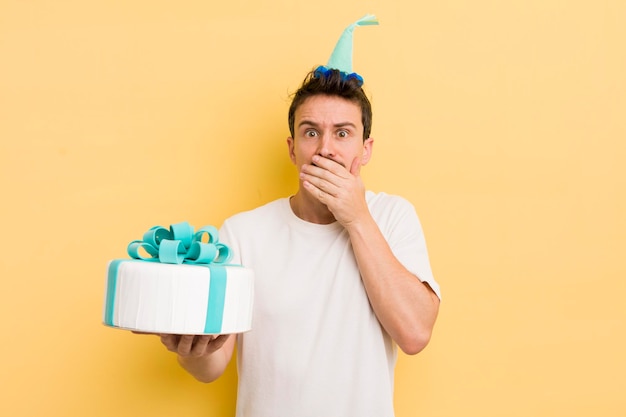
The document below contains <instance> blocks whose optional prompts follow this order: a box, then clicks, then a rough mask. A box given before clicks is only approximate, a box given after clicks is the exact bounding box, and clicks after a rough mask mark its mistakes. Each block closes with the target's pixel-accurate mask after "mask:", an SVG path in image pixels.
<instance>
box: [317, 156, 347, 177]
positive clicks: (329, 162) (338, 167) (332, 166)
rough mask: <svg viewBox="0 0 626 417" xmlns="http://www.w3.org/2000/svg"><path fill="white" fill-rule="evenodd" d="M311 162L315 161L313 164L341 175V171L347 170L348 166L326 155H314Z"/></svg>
mask: <svg viewBox="0 0 626 417" xmlns="http://www.w3.org/2000/svg"><path fill="white" fill-rule="evenodd" d="M311 162H312V163H313V166H317V167H320V168H322V169H325V170H327V171H330V172H332V173H333V174H335V175H340V176H341V173H342V172H345V171H346V166H345V165H344V164H343V163H341V162H338V161H335V160H334V159H330V158H327V157H324V156H320V155H314V156H313V158H312V159H311Z"/></svg>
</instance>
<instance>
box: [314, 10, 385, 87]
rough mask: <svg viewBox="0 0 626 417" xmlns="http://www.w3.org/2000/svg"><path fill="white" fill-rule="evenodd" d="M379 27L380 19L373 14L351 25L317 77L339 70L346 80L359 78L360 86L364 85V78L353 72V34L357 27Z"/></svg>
mask: <svg viewBox="0 0 626 417" xmlns="http://www.w3.org/2000/svg"><path fill="white" fill-rule="evenodd" d="M371 25H378V19H376V16H374V15H373V14H367V15H365V16H363V17H362V18H360V19H359V20H357V21H356V22H354V23H352V24H351V25H349V26H348V27H347V28H346V29H345V30H344V31H343V33H342V34H341V37H340V38H339V40H338V41H337V45H335V49H334V50H333V53H332V54H331V55H330V59H329V60H328V63H327V64H326V66H320V67H318V68H317V69H316V70H315V73H316V75H317V76H321V75H324V74H326V73H328V72H329V71H330V70H333V69H337V70H339V71H341V73H342V75H343V76H344V78H345V79H348V78H357V79H358V80H359V82H360V84H362V83H363V78H362V77H361V76H360V75H359V74H357V73H355V72H354V71H352V45H353V33H354V28H356V27H357V26H371Z"/></svg>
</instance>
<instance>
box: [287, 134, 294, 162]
mask: <svg viewBox="0 0 626 417" xmlns="http://www.w3.org/2000/svg"><path fill="white" fill-rule="evenodd" d="M287 148H288V149H289V159H291V162H293V164H294V165H295V164H296V154H295V152H294V140H293V138H292V137H291V136H289V137H288V138H287Z"/></svg>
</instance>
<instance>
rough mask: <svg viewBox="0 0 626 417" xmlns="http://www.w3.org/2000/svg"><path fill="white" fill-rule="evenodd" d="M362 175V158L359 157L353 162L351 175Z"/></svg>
mask: <svg viewBox="0 0 626 417" xmlns="http://www.w3.org/2000/svg"><path fill="white" fill-rule="evenodd" d="M360 173H361V158H359V157H358V156H357V157H355V158H354V159H353V160H352V165H350V174H352V175H354V176H355V177H358V176H359V174H360Z"/></svg>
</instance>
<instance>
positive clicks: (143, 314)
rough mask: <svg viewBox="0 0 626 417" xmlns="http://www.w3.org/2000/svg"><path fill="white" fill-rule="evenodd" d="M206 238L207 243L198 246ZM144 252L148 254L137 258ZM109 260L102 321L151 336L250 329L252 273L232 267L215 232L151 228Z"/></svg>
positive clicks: (181, 226)
mask: <svg viewBox="0 0 626 417" xmlns="http://www.w3.org/2000/svg"><path fill="white" fill-rule="evenodd" d="M204 236H208V241H207V242H202V239H203V237H204ZM139 249H143V250H144V251H145V252H146V253H147V254H148V256H144V255H142V254H140V251H139ZM128 253H129V255H130V256H131V258H133V259H116V260H112V261H109V263H108V267H107V279H106V288H105V305H104V311H103V322H104V324H105V325H107V326H112V327H118V328H122V329H128V330H135V331H140V332H149V333H173V334H229V333H241V332H245V331H248V330H250V329H251V325H252V305H253V291H254V272H253V271H252V270H251V269H249V268H245V267H243V266H239V265H231V264H228V263H227V261H228V259H229V258H230V250H229V249H228V247H226V246H225V245H223V244H220V243H218V239H217V229H215V228H214V227H212V226H207V227H204V228H202V229H200V230H199V231H198V232H197V233H193V228H191V226H189V224H188V223H179V224H176V225H172V226H171V227H170V230H169V231H168V230H167V229H165V228H162V227H158V226H157V227H154V228H152V229H150V230H149V231H148V232H146V234H144V239H143V240H141V241H133V242H131V244H130V245H129V247H128Z"/></svg>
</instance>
